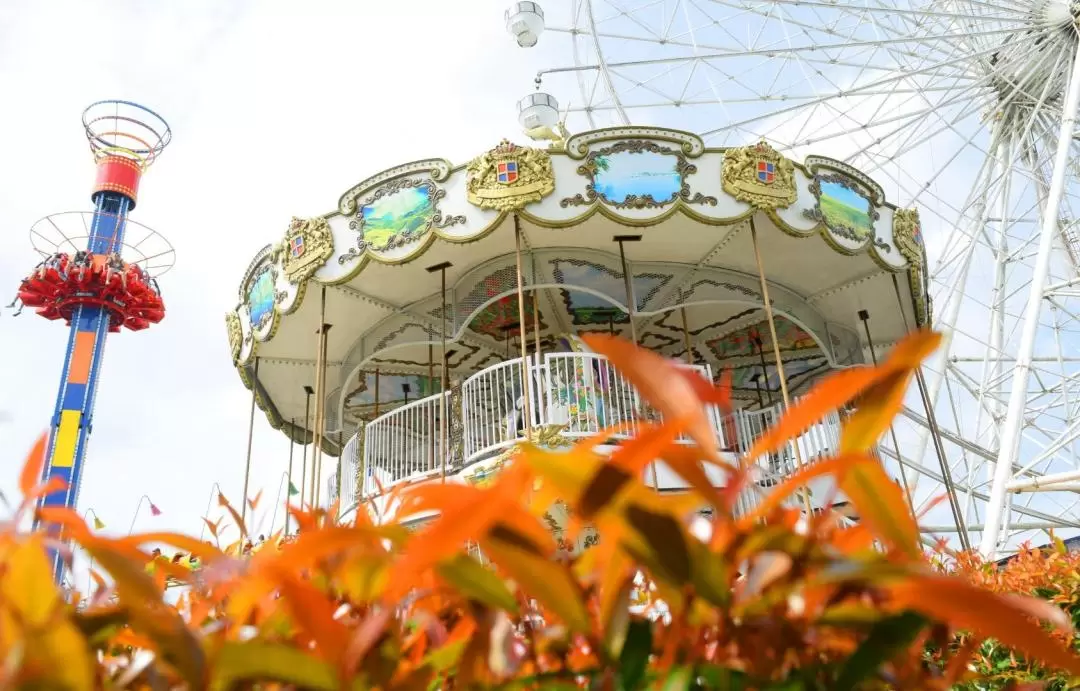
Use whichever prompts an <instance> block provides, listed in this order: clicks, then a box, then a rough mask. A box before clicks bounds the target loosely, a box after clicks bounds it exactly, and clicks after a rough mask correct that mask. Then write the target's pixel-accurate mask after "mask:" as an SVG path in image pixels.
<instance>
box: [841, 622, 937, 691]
mask: <svg viewBox="0 0 1080 691" xmlns="http://www.w3.org/2000/svg"><path fill="white" fill-rule="evenodd" d="M926 623H927V622H926V619H924V618H923V617H922V615H920V614H916V613H914V612H904V613H903V614H898V615H897V616H895V617H889V618H887V619H882V620H881V621H879V622H878V623H876V624H875V625H874V627H873V628H872V629H870V634H869V635H868V636H867V637H866V640H864V641H863V642H862V645H860V646H859V647H858V649H857V650H856V651H855V652H854V653H852V655H851V657H849V658H848V660H847V662H846V663H845V664H844V667H843V669H841V670H840V677H839V678H838V679H837V680H836V683H835V684H834V685H833V688H834V689H837V690H838V691H842V690H844V689H854V688H855V687H856V686H857V685H858V683H859V682H860V681H862V680H863V679H866V678H867V677H869V676H871V675H873V674H874V672H876V671H877V670H878V668H879V667H881V665H882V664H883V663H885V662H886V661H888V660H889V659H890V658H892V657H893V655H895V654H896V652H897V651H899V650H901V649H903V648H906V647H907V646H908V645H909V644H910V643H911V641H913V640H914V639H915V636H916V635H917V634H918V633H919V631H921V630H922V628H923V627H924V626H926Z"/></svg>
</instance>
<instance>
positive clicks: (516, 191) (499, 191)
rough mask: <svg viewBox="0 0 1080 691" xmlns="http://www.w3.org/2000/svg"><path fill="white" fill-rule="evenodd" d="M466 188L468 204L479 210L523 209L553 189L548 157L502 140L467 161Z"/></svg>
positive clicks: (552, 171) (542, 152)
mask: <svg viewBox="0 0 1080 691" xmlns="http://www.w3.org/2000/svg"><path fill="white" fill-rule="evenodd" d="M465 189H466V194H467V196H468V200H469V203H470V204H473V205H475V206H478V207H480V208H481V209H494V210H495V211H516V210H517V209H521V208H524V207H525V205H526V204H532V203H534V202H538V201H540V200H541V199H543V198H544V197H546V196H547V195H549V194H551V193H552V192H554V191H555V172H554V169H553V168H552V166H551V156H549V155H548V153H547V152H546V151H541V150H540V149H531V148H528V147H524V146H518V145H516V144H512V143H510V142H509V141H507V140H506V139H504V140H502V142H500V143H499V145H498V146H496V147H495V148H494V149H491V150H490V151H488V152H487V153H485V154H482V155H480V156H477V157H476V158H474V159H473V160H472V161H471V162H470V163H469V165H468V167H467V169H466V182H465Z"/></svg>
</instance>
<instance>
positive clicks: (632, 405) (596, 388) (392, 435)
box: [342, 353, 839, 507]
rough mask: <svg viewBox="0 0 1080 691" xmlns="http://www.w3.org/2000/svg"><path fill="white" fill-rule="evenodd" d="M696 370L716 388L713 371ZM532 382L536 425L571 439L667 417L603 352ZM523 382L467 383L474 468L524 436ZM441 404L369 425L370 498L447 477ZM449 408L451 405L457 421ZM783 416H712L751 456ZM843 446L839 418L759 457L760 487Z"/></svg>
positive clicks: (574, 358) (553, 356) (488, 372)
mask: <svg viewBox="0 0 1080 691" xmlns="http://www.w3.org/2000/svg"><path fill="white" fill-rule="evenodd" d="M684 366H685V367H691V366H690V365H684ZM693 369H694V370H696V371H697V372H699V373H700V374H701V376H702V377H704V378H705V379H707V380H710V381H711V379H712V371H711V369H710V368H709V367H708V366H694V367H693ZM528 376H529V380H530V394H531V396H530V398H532V401H533V405H532V406H530V408H531V412H532V422H533V425H565V426H566V429H565V430H564V432H563V434H564V436H566V437H569V438H580V437H587V436H591V435H594V434H596V433H598V432H600V431H602V430H604V429H610V428H612V427H621V428H622V430H621V431H620V432H618V433H616V434H613V435H612V436H613V437H614V438H627V437H630V436H632V435H633V434H634V433H635V432H636V431H637V429H638V423H639V422H640V421H644V420H660V419H661V416H660V415H659V413H658V412H657V411H655V410H652V409H650V408H649V406H647V405H646V404H644V401H643V400H642V399H641V397H640V396H639V395H638V392H637V390H636V389H635V388H634V387H633V385H632V384H631V383H630V381H629V380H628V379H627V378H626V377H625V376H623V375H622V374H621V373H620V372H619V371H618V370H616V369H615V367H614V366H613V365H612V364H611V363H610V362H608V361H607V359H606V358H604V357H603V356H601V355H596V354H592V353H549V354H548V355H546V356H545V357H544V362H543V364H541V365H539V366H538V365H537V363H536V361H535V359H531V361H530V363H529V370H528ZM521 377H522V367H521V359H520V358H518V359H514V360H509V361H506V362H501V363H499V364H497V365H493V366H491V367H488V368H487V369H484V370H482V371H481V372H478V373H476V374H474V375H472V376H471V377H469V378H468V379H466V380H465V381H464V382H463V383H462V386H461V414H462V418H463V419H462V432H463V439H462V444H463V463H464V465H469V464H471V463H473V462H475V461H477V460H479V459H482V458H484V457H486V456H489V455H491V454H493V453H496V452H497V451H499V450H500V449H503V448H506V447H507V446H509V445H511V444H513V443H514V442H515V441H517V440H520V439H523V438H524V436H525V420H524V415H525V411H524V408H525V405H524V395H523V390H522V389H523V387H522V385H521V383H522V379H521ZM447 395H448V394H447ZM441 398H442V395H440V394H436V395H434V396H429V397H428V398H424V399H420V400H418V401H414V402H413V403H409V404H407V405H405V406H402V407H400V408H397V409H395V410H393V411H391V412H389V413H386V414H385V415H383V416H381V417H379V418H376V419H375V420H373V421H371V422H370V423H368V425H367V427H366V430H365V432H364V433H365V435H366V437H365V442H364V445H363V446H364V463H363V467H364V469H365V470H364V475H365V477H364V482H363V487H362V492H361V493H360V494H361V496H370V495H372V494H375V493H376V492H377V491H378V488H379V487H380V486H381V487H382V489H384V490H385V489H387V488H389V487H390V486H391V485H394V484H396V483H398V482H402V481H405V480H409V479H414V478H418V477H424V476H427V475H431V474H434V473H437V472H439V471H440V469H441V462H440V455H439V432H440V420H441V418H440V416H441V405H440V401H441ZM449 407H450V402H449V401H447V408H448V414H450V413H449ZM781 411H782V406H781V405H779V404H778V405H776V406H773V407H771V408H766V409H764V410H760V411H741V410H740V411H736V412H734V413H732V414H731V415H728V416H726V417H725V416H721V414H720V411H719V409H717V408H716V407H715V406H712V407H711V409H710V411H709V416H710V422H711V423H712V427H713V429H714V431H715V432H716V435H717V439H718V440H719V442H720V447H721V449H723V450H724V451H726V452H729V453H733V454H738V453H745V452H746V451H748V450H749V448H750V445H751V444H752V443H753V441H754V440H755V439H757V438H758V437H760V436H761V434H762V433H763V432H764V431H765V430H766V429H768V428H769V427H771V426H772V425H773V424H774V423H775V422H776V420H777V419H779V416H780V414H781ZM448 432H449V430H448ZM838 442H839V419H838V417H837V416H836V414H835V413H834V414H831V415H830V416H828V417H827V418H826V419H825V420H824V421H823V422H821V423H818V424H816V425H814V426H813V427H811V428H810V429H809V430H807V431H806V432H805V433H803V434H802V435H800V436H799V437H798V438H797V439H796V440H794V441H792V442H790V443H788V444H787V445H785V446H784V448H782V449H780V450H779V451H778V452H776V453H773V454H770V455H768V456H766V457H763V458H760V459H756V461H755V463H756V464H757V465H758V466H759V467H760V470H759V473H758V474H759V475H760V480H761V481H762V482H764V483H766V484H767V483H770V482H775V481H776V480H777V479H778V478H780V477H783V476H785V475H788V474H790V473H792V472H794V470H795V468H796V465H797V461H796V455H795V449H796V445H797V447H798V450H799V454H800V456H801V459H802V461H803V462H804V463H806V462H809V461H812V460H814V459H815V458H818V457H820V456H822V455H824V454H827V453H830V452H835V450H836V448H837V447H838ZM356 446H357V445H356V438H355V436H354V437H353V439H351V440H350V441H349V443H348V444H346V445H345V450H344V451H343V459H344V461H343V462H344V463H345V466H344V468H343V473H342V475H343V481H342V484H343V485H344V488H343V489H344V492H345V497H346V500H345V501H343V502H342V504H343V507H344V505H345V504H349V505H352V504H353V503H355V502H354V501H349V497H350V496H353V497H355V496H357V495H356V488H355V486H353V477H354V471H353V470H352V469H351V468H350V467H349V459H350V458H351V456H350V455H349V454H350V453H352V454H355V453H356ZM449 462H450V459H447V463H449ZM457 470H460V466H457V467H449V466H448V467H447V471H448V472H451V471H454V472H456V471H457Z"/></svg>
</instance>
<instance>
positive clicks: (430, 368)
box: [427, 343, 443, 462]
mask: <svg viewBox="0 0 1080 691" xmlns="http://www.w3.org/2000/svg"><path fill="white" fill-rule="evenodd" d="M427 378H428V391H430V392H431V393H430V395H432V396H434V395H435V344H433V343H428V347H427ZM440 384H441V382H440ZM442 391H443V387H442V386H441V385H440V386H439V393H442ZM431 432H432V433H431V460H432V462H434V461H435V454H437V453H438V452H439V449H438V443H439V440H438V437H436V436H435V430H434V429H433V430H432V431H431Z"/></svg>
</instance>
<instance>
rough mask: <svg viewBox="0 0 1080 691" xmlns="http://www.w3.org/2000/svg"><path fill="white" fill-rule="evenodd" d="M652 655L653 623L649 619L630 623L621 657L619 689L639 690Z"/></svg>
mask: <svg viewBox="0 0 1080 691" xmlns="http://www.w3.org/2000/svg"><path fill="white" fill-rule="evenodd" d="M651 654H652V623H651V622H650V621H649V620H647V619H635V620H633V621H631V622H630V626H629V628H628V630H627V633H626V643H624V644H623V649H622V654H621V655H619V688H621V689H623V690H624V691H631V690H632V689H636V688H639V686H640V684H641V682H642V680H643V679H644V677H645V670H646V669H647V668H648V666H649V656H650V655H651Z"/></svg>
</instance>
